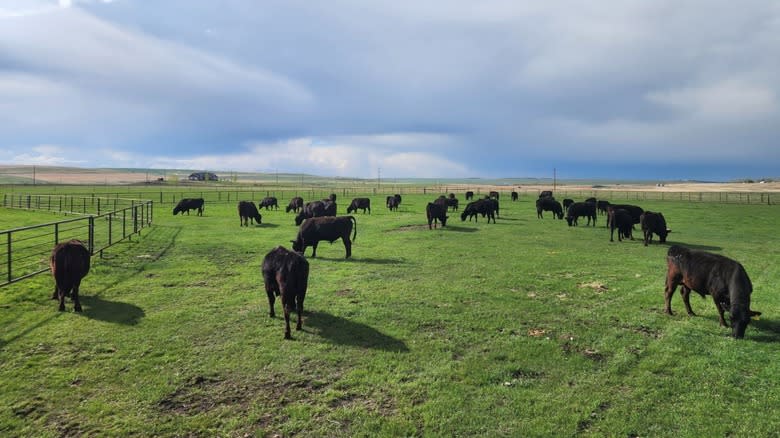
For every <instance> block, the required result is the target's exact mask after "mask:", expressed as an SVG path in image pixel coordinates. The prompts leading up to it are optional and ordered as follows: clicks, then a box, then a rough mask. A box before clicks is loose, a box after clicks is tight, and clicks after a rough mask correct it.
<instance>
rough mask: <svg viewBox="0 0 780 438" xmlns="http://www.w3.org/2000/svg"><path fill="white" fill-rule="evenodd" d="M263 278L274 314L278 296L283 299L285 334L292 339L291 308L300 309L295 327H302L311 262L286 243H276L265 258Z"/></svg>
mask: <svg viewBox="0 0 780 438" xmlns="http://www.w3.org/2000/svg"><path fill="white" fill-rule="evenodd" d="M262 271H263V282H264V283H265V293H266V294H267V295H268V305H269V307H270V308H271V311H270V315H271V318H273V317H274V316H276V314H275V313H274V301H276V297H277V296H278V297H280V298H281V300H282V310H283V311H284V338H285V339H292V336H291V335H290V312H291V311H293V310H295V311H296V312H297V313H298V323H297V324H296V325H295V330H301V326H302V325H303V300H304V299H305V298H306V288H307V287H308V285H309V262H308V261H307V260H306V259H305V258H304V257H303V256H301V255H300V254H298V253H296V252H294V251H290V250H288V249H287V248H285V247H283V246H277V247H276V248H274V249H272V250H271V251H270V252H269V253H268V254H266V256H265V258H264V259H263V266H262Z"/></svg>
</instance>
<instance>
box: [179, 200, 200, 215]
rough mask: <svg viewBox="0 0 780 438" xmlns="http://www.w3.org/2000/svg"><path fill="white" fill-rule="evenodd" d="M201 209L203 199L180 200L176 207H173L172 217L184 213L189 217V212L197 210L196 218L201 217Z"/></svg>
mask: <svg viewBox="0 0 780 438" xmlns="http://www.w3.org/2000/svg"><path fill="white" fill-rule="evenodd" d="M203 208H204V207H203V198H182V199H181V200H179V203H178V204H176V207H173V215H174V216H176V215H177V214H178V213H181V214H184V213H185V212H186V213H187V215H189V214H190V210H198V216H203Z"/></svg>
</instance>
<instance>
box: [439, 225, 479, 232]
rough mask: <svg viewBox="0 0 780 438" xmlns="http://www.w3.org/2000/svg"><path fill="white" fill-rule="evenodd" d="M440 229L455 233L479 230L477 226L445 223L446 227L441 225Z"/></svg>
mask: <svg viewBox="0 0 780 438" xmlns="http://www.w3.org/2000/svg"><path fill="white" fill-rule="evenodd" d="M441 229H442V230H447V231H454V232H457V233H473V232H475V231H479V228H474V227H459V226H457V225H447V226H446V227H441Z"/></svg>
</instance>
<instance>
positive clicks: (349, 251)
mask: <svg viewBox="0 0 780 438" xmlns="http://www.w3.org/2000/svg"><path fill="white" fill-rule="evenodd" d="M342 240H343V241H344V249H346V250H347V256H346V257H344V258H346V259H348V258H350V257H352V241H351V240H349V236H347V237H345V238H343V239H342Z"/></svg>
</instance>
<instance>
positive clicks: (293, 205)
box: [284, 196, 303, 213]
mask: <svg viewBox="0 0 780 438" xmlns="http://www.w3.org/2000/svg"><path fill="white" fill-rule="evenodd" d="M298 210H303V198H301V197H300V196H296V197H294V198H292V199H290V203H289V204H288V205H287V207H285V209H284V212H285V213H289V212H290V211H293V212H295V213H298Z"/></svg>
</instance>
